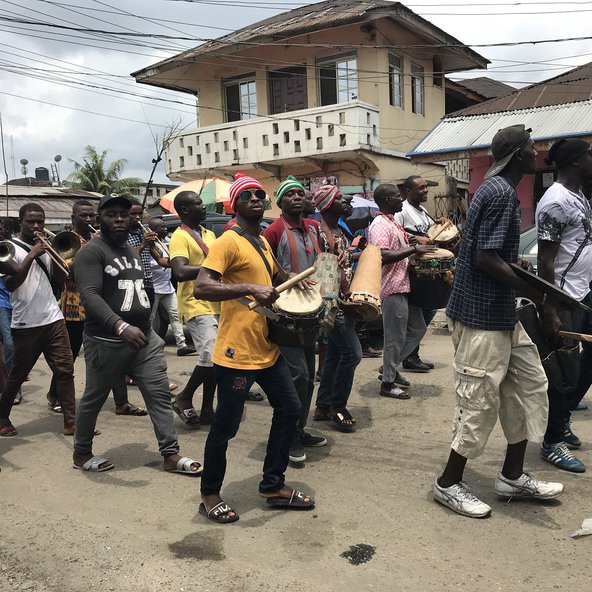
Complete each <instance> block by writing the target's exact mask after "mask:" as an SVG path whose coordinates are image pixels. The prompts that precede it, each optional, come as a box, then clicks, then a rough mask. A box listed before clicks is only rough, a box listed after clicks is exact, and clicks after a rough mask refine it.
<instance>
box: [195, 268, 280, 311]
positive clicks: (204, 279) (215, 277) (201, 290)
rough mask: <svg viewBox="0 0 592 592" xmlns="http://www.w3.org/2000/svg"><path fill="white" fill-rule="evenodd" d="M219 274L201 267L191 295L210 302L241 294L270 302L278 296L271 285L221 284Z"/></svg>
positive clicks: (263, 301) (264, 302) (261, 301)
mask: <svg viewBox="0 0 592 592" xmlns="http://www.w3.org/2000/svg"><path fill="white" fill-rule="evenodd" d="M221 277H222V276H221V275H220V273H218V272H217V271H214V270H212V269H208V268H207V267H202V268H201V269H200V271H199V275H198V276H197V280H196V281H195V287H194V289H193V295H194V296H195V298H197V299H198V300H209V301H210V302H222V301H223V300H234V299H235V298H240V297H241V296H252V297H253V298H255V300H257V301H259V302H260V303H261V304H264V305H265V304H271V303H272V302H275V301H276V300H277V299H278V298H279V294H278V293H277V292H276V290H275V288H274V287H273V286H260V285H258V284H223V283H222V282H221V281H220V280H221Z"/></svg>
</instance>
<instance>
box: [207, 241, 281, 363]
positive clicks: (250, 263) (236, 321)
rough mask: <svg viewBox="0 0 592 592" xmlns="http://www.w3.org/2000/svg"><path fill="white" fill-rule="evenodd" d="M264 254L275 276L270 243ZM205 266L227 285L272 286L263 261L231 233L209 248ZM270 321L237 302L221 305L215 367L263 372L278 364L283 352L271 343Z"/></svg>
mask: <svg viewBox="0 0 592 592" xmlns="http://www.w3.org/2000/svg"><path fill="white" fill-rule="evenodd" d="M261 240H262V241H263V243H264V245H265V250H264V251H263V253H264V254H265V257H266V258H267V261H268V262H269V266H270V267H271V269H272V270H273V271H274V273H275V265H274V262H273V259H272V257H271V255H270V253H271V249H270V247H269V244H268V243H267V241H266V240H265V239H264V238H263V237H261ZM203 266H204V267H207V268H208V269H211V270H212V271H217V272H218V273H219V274H220V275H221V276H222V282H223V283H225V284H243V283H251V284H259V285H261V286H271V278H270V277H269V273H268V272H267V269H266V267H265V264H264V263H263V261H262V259H261V255H259V253H258V252H257V251H256V250H255V249H254V247H253V245H251V243H249V241H248V240H247V239H246V238H243V237H242V236H240V235H238V234H237V233H236V232H234V231H232V230H228V231H226V232H225V233H224V234H223V235H222V236H221V237H220V238H219V239H218V240H217V241H216V242H215V243H214V244H213V245H212V247H211V248H210V253H209V255H208V256H207V258H206V260H205V261H204V263H203ZM267 335H268V331H267V319H266V318H265V317H264V316H262V315H260V314H259V313H257V312H253V311H250V310H248V309H247V308H246V307H245V306H243V305H242V304H240V303H239V302H237V301H236V300H225V301H224V302H222V312H221V315H220V324H219V326H218V336H217V337H216V345H215V346H214V352H213V354H212V360H213V362H214V364H218V365H219V366H226V367H228V368H239V369H241V370H261V369H263V368H269V367H271V366H273V365H274V364H275V362H276V361H277V359H278V357H279V355H280V352H279V349H278V347H277V345H275V343H272V342H271V341H269V339H268V337H267Z"/></svg>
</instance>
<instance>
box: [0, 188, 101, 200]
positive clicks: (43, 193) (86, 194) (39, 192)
mask: <svg viewBox="0 0 592 592" xmlns="http://www.w3.org/2000/svg"><path fill="white" fill-rule="evenodd" d="M7 187H8V195H9V196H10V197H16V196H23V197H29V198H30V199H29V201H31V199H35V198H39V199H40V200H42V201H46V198H48V197H55V198H58V199H59V198H72V199H73V200H74V201H77V200H79V199H90V200H99V199H101V197H103V196H102V195H101V194H100V193H94V192H92V191H85V190H84V189H73V188H70V187H30V186H28V185H8V186H7V185H0V199H2V198H3V197H4V198H6V188H7Z"/></svg>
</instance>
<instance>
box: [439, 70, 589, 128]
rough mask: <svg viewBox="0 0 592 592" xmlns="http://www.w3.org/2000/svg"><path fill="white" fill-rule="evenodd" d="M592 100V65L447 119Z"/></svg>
mask: <svg viewBox="0 0 592 592" xmlns="http://www.w3.org/2000/svg"><path fill="white" fill-rule="evenodd" d="M588 99H592V62H589V63H588V64H584V65H583V66H578V67H577V68H574V69H573V70H570V71H569V72H565V73H564V74H560V75H559V76H555V77H553V78H549V79H548V80H544V81H543V82H538V83H536V84H532V85H530V86H527V87H525V88H522V89H519V90H516V91H515V92H513V93H511V94H509V95H507V96H505V97H499V98H495V99H491V100H489V101H485V102H484V103H479V104H478V105H472V106H471V107H467V108H466V109H462V110H461V111H456V112H455V113H453V114H451V115H450V116H449V117H457V116H461V115H483V114H486V113H500V112H504V111H516V110H519V109H530V108H533V107H548V106H551V105H564V104H566V103H575V102H578V101H586V100H588Z"/></svg>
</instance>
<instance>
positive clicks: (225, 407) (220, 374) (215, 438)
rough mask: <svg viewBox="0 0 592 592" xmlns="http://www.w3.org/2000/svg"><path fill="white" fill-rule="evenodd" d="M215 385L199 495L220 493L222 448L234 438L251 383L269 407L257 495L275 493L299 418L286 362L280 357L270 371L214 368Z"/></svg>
mask: <svg viewBox="0 0 592 592" xmlns="http://www.w3.org/2000/svg"><path fill="white" fill-rule="evenodd" d="M214 371H215V373H216V381H217V383H218V406H217V407H216V415H215V416H214V423H213V424H212V427H211V428H210V433H209V434H208V439H207V440H206V449H205V452H204V470H203V473H202V475H201V493H202V494H203V495H212V494H216V493H220V490H221V489H222V482H223V481H224V475H225V474H226V449H227V448H228V442H229V441H230V440H232V438H234V436H236V433H237V432H238V428H239V426H240V421H241V418H242V416H243V408H244V406H245V400H246V398H247V395H248V393H249V389H250V388H251V386H252V385H253V383H254V382H255V381H257V383H258V384H259V386H261V388H262V389H263V391H264V392H265V394H266V395H267V399H268V400H269V404H270V405H271V406H272V407H273V417H272V419H271V429H270V431H269V438H268V440H267V451H266V453H265V461H264V462H263V479H262V480H261V482H260V483H259V491H260V492H261V493H272V492H274V491H278V490H279V489H281V488H282V486H283V485H284V480H285V479H284V473H285V472H286V468H287V466H288V462H289V452H290V446H291V445H292V440H293V437H294V432H295V431H296V429H297V426H298V420H299V419H300V413H301V405H300V401H299V399H298V394H297V393H296V389H295V388H294V382H293V380H292V376H291V374H290V369H289V368H288V364H287V362H286V360H285V359H284V358H283V357H282V356H280V357H279V358H278V359H277V361H276V363H275V364H274V365H273V366H271V367H270V368H264V369H261V370H239V369H236V368H227V367H225V366H218V365H214Z"/></svg>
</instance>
